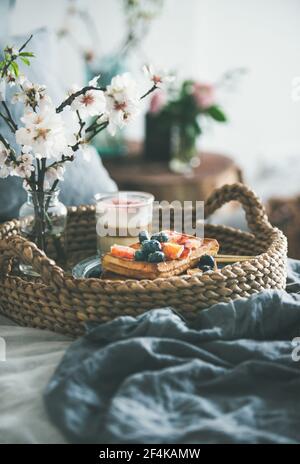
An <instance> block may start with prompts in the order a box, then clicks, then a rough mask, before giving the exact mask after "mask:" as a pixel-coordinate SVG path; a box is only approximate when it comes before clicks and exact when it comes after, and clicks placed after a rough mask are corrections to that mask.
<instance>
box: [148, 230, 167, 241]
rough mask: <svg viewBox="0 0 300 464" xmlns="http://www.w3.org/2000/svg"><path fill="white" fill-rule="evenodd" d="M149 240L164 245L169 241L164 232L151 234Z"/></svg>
mask: <svg viewBox="0 0 300 464" xmlns="http://www.w3.org/2000/svg"><path fill="white" fill-rule="evenodd" d="M151 240H157V241H158V242H160V243H165V242H167V241H168V240H169V237H168V235H167V234H166V233H165V232H159V233H157V234H153V235H152V237H151Z"/></svg>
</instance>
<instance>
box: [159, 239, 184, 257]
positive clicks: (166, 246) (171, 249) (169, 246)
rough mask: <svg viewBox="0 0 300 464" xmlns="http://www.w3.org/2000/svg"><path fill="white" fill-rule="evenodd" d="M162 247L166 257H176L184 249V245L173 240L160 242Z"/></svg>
mask: <svg viewBox="0 0 300 464" xmlns="http://www.w3.org/2000/svg"><path fill="white" fill-rule="evenodd" d="M162 249H163V252H164V254H165V256H166V258H167V259H178V258H179V257H180V256H181V254H182V252H183V251H184V246H183V245H178V244H177V243H173V242H166V243H163V244H162Z"/></svg>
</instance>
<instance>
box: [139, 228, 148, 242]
mask: <svg viewBox="0 0 300 464" xmlns="http://www.w3.org/2000/svg"><path fill="white" fill-rule="evenodd" d="M145 240H149V234H148V232H147V231H146V230H142V231H141V232H140V233H139V242H140V243H143V242H144V241H145Z"/></svg>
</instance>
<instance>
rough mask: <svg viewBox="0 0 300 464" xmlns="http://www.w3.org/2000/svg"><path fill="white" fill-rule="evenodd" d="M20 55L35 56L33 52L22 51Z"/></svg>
mask: <svg viewBox="0 0 300 464" xmlns="http://www.w3.org/2000/svg"><path fill="white" fill-rule="evenodd" d="M19 56H28V57H34V53H31V52H21V53H19Z"/></svg>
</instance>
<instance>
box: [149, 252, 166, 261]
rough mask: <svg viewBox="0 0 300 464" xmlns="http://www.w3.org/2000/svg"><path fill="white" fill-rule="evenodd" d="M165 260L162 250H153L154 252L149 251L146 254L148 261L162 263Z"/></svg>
mask: <svg viewBox="0 0 300 464" xmlns="http://www.w3.org/2000/svg"><path fill="white" fill-rule="evenodd" d="M164 260H165V255H164V253H163V252H162V251H155V252H154V253H150V255H149V256H148V262H149V263H162V262H163V261H164Z"/></svg>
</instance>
